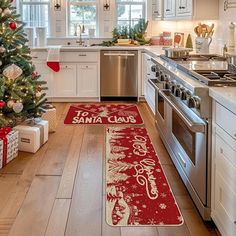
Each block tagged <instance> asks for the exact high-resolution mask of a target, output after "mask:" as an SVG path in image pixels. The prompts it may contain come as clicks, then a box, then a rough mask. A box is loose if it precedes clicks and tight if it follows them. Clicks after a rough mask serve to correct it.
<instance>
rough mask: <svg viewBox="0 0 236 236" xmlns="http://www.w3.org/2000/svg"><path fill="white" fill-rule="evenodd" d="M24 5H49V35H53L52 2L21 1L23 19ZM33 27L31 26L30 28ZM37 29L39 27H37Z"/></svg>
mask: <svg viewBox="0 0 236 236" xmlns="http://www.w3.org/2000/svg"><path fill="white" fill-rule="evenodd" d="M23 5H31V6H35V5H39V6H40V5H42V6H43V5H47V6H48V35H47V36H50V35H51V22H52V21H51V1H50V0H48V1H47V2H30V1H25V2H24V1H23V0H19V9H20V15H21V18H22V19H23V17H22V16H23ZM29 27H31V26H29ZM35 27H37V26H35Z"/></svg>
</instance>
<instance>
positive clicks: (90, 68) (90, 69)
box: [77, 63, 99, 98]
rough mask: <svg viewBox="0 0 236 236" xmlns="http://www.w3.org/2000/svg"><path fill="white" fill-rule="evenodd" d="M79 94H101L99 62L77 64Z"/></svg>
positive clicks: (85, 95) (95, 95)
mask: <svg viewBox="0 0 236 236" xmlns="http://www.w3.org/2000/svg"><path fill="white" fill-rule="evenodd" d="M77 96H78V97H84V98H86V97H98V96H99V80H98V65H97V64H92V63H88V64H77Z"/></svg>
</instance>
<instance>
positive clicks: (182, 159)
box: [178, 153, 187, 168]
mask: <svg viewBox="0 0 236 236" xmlns="http://www.w3.org/2000/svg"><path fill="white" fill-rule="evenodd" d="M178 156H179V158H180V161H181V162H182V164H183V166H184V168H186V167H187V163H186V161H185V160H184V158H183V157H182V155H181V154H180V153H178Z"/></svg>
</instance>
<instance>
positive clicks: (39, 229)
mask: <svg viewBox="0 0 236 236" xmlns="http://www.w3.org/2000/svg"><path fill="white" fill-rule="evenodd" d="M55 105H56V107H57V122H58V124H57V131H56V132H55V133H53V134H50V138H49V141H48V142H47V144H45V145H44V146H43V147H42V148H41V149H40V150H39V151H38V152H37V153H36V154H29V153H23V152H22V153H20V155H19V157H18V158H16V159H15V160H14V161H12V162H11V163H9V165H7V166H6V167H5V168H3V169H2V170H0V236H6V235H11V236H21V235H22V236H44V235H46V236H54V235H55V236H63V235H66V236H133V235H135V236H188V235H192V236H195V235H196V236H208V235H217V233H216V230H215V228H214V226H212V225H209V224H205V223H204V222H203V221H202V219H201V217H200V215H199V214H198V212H197V210H196V208H195V206H194V204H193V202H192V200H191V198H190V197H189V195H188V192H187V190H186V188H185V186H184V185H183V183H182V181H181V179H180V177H179V175H178V173H177V171H176V170H175V168H174V166H173V164H172V162H171V160H170V157H169V155H168V153H167V152H166V149H165V147H164V145H163V143H162V141H161V140H160V137H159V135H158V133H157V131H156V129H155V126H154V120H153V117H152V115H151V113H150V111H149V109H148V107H147V105H146V104H145V103H140V104H138V106H139V110H140V113H141V114H142V117H143V120H144V123H145V126H146V128H147V130H148V132H149V135H150V138H151V140H152V142H153V144H154V147H155V149H156V152H157V154H158V156H159V157H160V160H161V163H162V165H163V168H164V170H165V173H166V175H167V178H168V181H169V183H170V185H171V187H172V190H173V192H174V195H175V197H176V200H177V202H178V204H179V206H180V209H181V211H182V214H183V216H184V219H185V223H184V225H182V226H180V227H137V228H135V227H120V228H119V227H111V226H109V225H107V224H106V222H105V185H104V173H103V168H104V166H103V164H104V162H103V158H104V149H105V148H104V139H105V126H102V125H94V126H92V125H86V126H85V125H84V126H82V125H77V126H73V125H64V124H63V121H64V118H65V116H66V114H67V111H68V108H69V105H70V104H66V103H58V104H55Z"/></svg>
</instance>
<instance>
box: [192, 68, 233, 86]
mask: <svg viewBox="0 0 236 236" xmlns="http://www.w3.org/2000/svg"><path fill="white" fill-rule="evenodd" d="M194 72H195V73H197V75H200V76H201V77H202V78H203V80H202V79H200V77H199V76H197V78H198V79H200V80H201V81H202V82H204V83H206V84H207V85H208V86H236V73H233V72H230V71H228V70H227V71H198V70H196V71H194Z"/></svg>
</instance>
